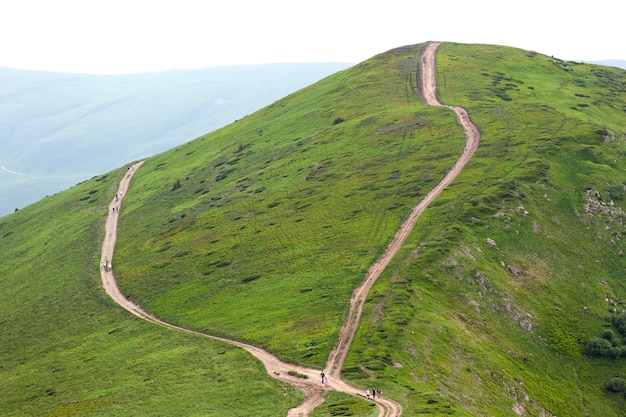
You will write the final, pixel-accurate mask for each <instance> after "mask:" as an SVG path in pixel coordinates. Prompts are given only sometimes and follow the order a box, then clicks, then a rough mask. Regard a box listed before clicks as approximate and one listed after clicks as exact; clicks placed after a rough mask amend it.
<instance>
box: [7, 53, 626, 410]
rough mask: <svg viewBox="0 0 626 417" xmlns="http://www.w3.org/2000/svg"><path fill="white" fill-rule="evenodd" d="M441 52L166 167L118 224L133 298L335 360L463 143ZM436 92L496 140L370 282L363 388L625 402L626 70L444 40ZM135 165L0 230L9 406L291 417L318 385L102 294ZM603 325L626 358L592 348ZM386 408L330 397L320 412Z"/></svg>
mask: <svg viewBox="0 0 626 417" xmlns="http://www.w3.org/2000/svg"><path fill="white" fill-rule="evenodd" d="M424 46H425V45H413V46H407V47H402V48H398V49H395V50H392V51H388V52H386V53H383V54H380V55H377V56H375V57H373V58H371V59H369V60H367V61H365V62H363V63H360V64H358V65H356V66H354V67H352V68H350V69H349V70H346V71H342V72H340V73H337V74H335V75H332V76H330V77H328V78H326V79H324V80H322V81H320V82H318V83H316V84H313V85H311V86H309V87H307V88H304V89H302V90H300V91H298V92H296V93H293V94H291V95H289V96H287V97H285V98H284V99H281V100H279V101H277V102H275V103H273V104H272V105H270V106H268V107H266V108H264V109H262V110H261V111H258V112H256V113H253V114H251V115H249V116H246V117H244V118H242V119H239V120H238V121H237V122H235V123H233V124H231V125H228V126H226V127H224V128H222V129H219V130H217V131H215V132H213V133H211V134H208V135H206V136H203V137H200V138H198V139H196V140H193V141H191V142H188V143H186V144H183V145H179V146H177V147H175V148H174V149H172V150H170V151H166V152H163V153H161V154H158V155H155V156H153V157H150V158H148V159H147V160H146V161H145V163H144V164H143V166H142V168H141V169H140V170H139V171H138V172H137V173H136V174H135V177H134V179H133V183H132V185H131V188H130V189H129V191H128V195H127V196H126V197H125V204H124V206H123V208H122V210H121V213H120V226H119V227H120V234H119V236H118V243H117V248H116V254H115V258H114V269H115V271H116V277H118V280H119V283H120V287H121V290H122V291H123V292H124V294H125V295H126V296H127V297H128V298H130V299H131V300H133V301H134V302H136V303H138V304H140V305H142V306H143V307H144V308H146V309H147V310H148V311H150V312H152V313H154V314H156V315H157V316H159V317H162V318H163V319H166V320H167V321H169V322H172V323H176V324H178V325H181V326H185V327H189V328H193V329H196V330H200V331H203V332H209V333H211V334H217V335H224V336H228V337H230V338H234V339H238V340H244V341H246V342H248V343H252V344H255V345H259V346H262V347H264V348H266V349H268V350H270V351H271V352H274V353H275V354H277V355H278V356H280V357H282V358H284V359H287V360H290V361H293V362H297V363H303V364H307V365H309V366H314V367H321V366H323V365H324V360H325V358H326V357H327V355H328V352H329V351H330V349H331V347H332V346H333V344H334V341H335V339H336V338H337V333H338V331H339V326H340V325H341V323H342V322H343V318H344V317H345V315H346V314H347V306H348V301H349V298H350V295H351V291H352V289H353V288H354V286H355V285H356V284H357V283H358V282H360V281H361V280H362V277H363V276H364V274H365V273H366V272H367V269H368V268H369V267H370V265H371V264H372V263H373V261H374V260H376V259H377V258H378V256H379V255H380V254H381V253H382V251H383V250H384V249H385V247H386V246H387V244H388V243H389V241H390V240H391V238H392V237H393V235H394V233H395V232H396V230H397V229H398V227H399V225H400V224H401V223H402V221H403V220H404V218H405V217H406V216H407V214H408V212H409V210H410V209H411V207H413V206H414V205H415V204H416V203H417V202H418V201H419V200H420V198H422V197H423V196H424V195H426V193H428V191H429V190H430V189H431V188H432V187H433V186H434V184H436V183H437V182H438V181H439V180H440V179H441V178H442V177H443V175H445V173H446V172H447V170H449V169H450V167H451V166H452V165H453V164H454V162H455V161H456V160H457V158H458V156H459V154H460V153H461V152H462V150H463V145H464V135H463V132H462V131H461V130H460V129H459V126H458V125H457V123H456V120H455V118H454V116H453V114H452V113H451V111H450V110H449V109H446V108H444V107H430V106H427V105H426V104H425V103H423V102H422V101H421V100H420V97H419V91H418V85H419V82H418V81H419V79H420V76H421V74H420V70H419V59H420V56H421V52H422V50H423V48H424ZM437 81H438V84H437V87H438V97H439V100H440V101H441V102H443V103H444V104H454V105H460V106H463V107H465V108H466V109H467V110H468V111H469V113H470V115H471V116H472V119H473V120H474V121H475V123H476V124H477V125H478V126H479V128H480V129H481V132H482V138H481V144H480V147H479V148H478V150H477V151H476V153H475V155H474V156H473V157H472V159H471V160H470V162H469V163H468V165H467V166H466V167H465V168H464V169H463V171H462V173H461V174H460V176H459V177H458V178H457V179H456V180H455V181H454V182H453V183H452V184H451V185H450V186H449V187H448V188H447V189H446V190H445V191H444V192H443V193H442V195H441V196H440V197H439V198H438V199H437V200H435V202H434V204H433V205H432V206H431V207H429V208H428V209H427V210H426V211H425V213H424V214H423V215H422V218H420V220H419V221H418V224H417V225H416V229H415V230H414V231H413V233H412V234H411V235H410V236H409V238H408V240H407V241H406V243H405V244H404V245H403V247H402V249H401V250H400V252H399V253H398V255H397V256H396V257H395V258H394V260H392V262H391V264H390V265H389V267H388V268H387V269H386V270H385V271H384V272H383V275H382V276H381V278H380V279H379V280H378V281H377V282H376V284H375V285H374V287H373V288H372V290H371V292H370V294H369V297H368V298H367V300H366V302H365V304H364V315H363V318H362V320H361V323H360V325H359V329H358V331H357V333H356V335H355V339H354V341H353V344H352V349H351V350H350V352H349V354H348V357H347V358H346V364H345V366H344V368H343V371H342V375H343V377H344V378H346V379H348V380H349V381H351V382H352V383H353V384H355V385H357V386H359V387H363V388H364V389H365V388H372V387H375V386H381V387H382V391H383V395H385V396H389V397H391V398H393V399H394V400H396V401H398V402H400V403H401V404H402V405H403V408H404V414H403V415H444V414H446V415H450V414H452V415H464V416H465V415H467V416H470V415H474V416H478V415H502V416H507V415H510V416H519V415H555V416H556V415H571V416H578V415H579V416H586V415H606V416H613V415H614V416H618V415H621V414H620V413H621V410H622V409H623V405H624V401H626V399H624V394H623V393H621V394H620V393H619V392H613V391H611V390H607V389H606V388H605V387H606V384H607V382H608V381H610V380H611V379H612V378H614V377H615V375H616V374H620V373H622V372H624V371H623V369H624V362H623V361H624V359H622V358H621V352H622V344H621V343H622V342H621V340H620V338H619V337H618V336H617V335H618V334H619V327H617V326H616V325H615V324H614V323H618V322H619V317H620V314H621V313H622V306H623V301H622V300H623V299H624V291H625V290H626V286H625V283H624V281H623V279H622V274H623V271H624V259H623V253H624V246H623V243H622V235H623V233H624V225H623V220H624V204H625V202H624V196H625V191H624V190H625V189H624V186H625V184H626V178H625V177H624V174H623V173H624V161H623V157H624V155H626V152H625V151H626V144H625V142H624V140H625V139H626V131H625V129H624V126H625V124H624V114H625V109H626V75H625V72H624V71H621V70H618V69H613V68H608V67H600V66H594V65H587V64H576V63H570V62H564V61H560V60H556V59H553V58H550V57H546V56H543V55H540V54H536V53H534V52H531V51H523V50H518V49H513V48H506V47H494V46H489V45H461V44H451V43H444V44H442V45H441V46H440V48H439V50H438V53H437ZM128 163H131V161H129V162H128ZM125 173H126V167H125V166H124V167H122V168H120V169H118V170H115V171H111V172H110V173H107V174H104V175H100V176H98V177H96V178H94V179H92V180H90V181H86V182H84V183H81V184H79V185H77V186H76V187H73V188H72V189H70V190H67V191H65V192H62V193H59V194H56V195H54V196H51V197H48V198H46V199H44V200H42V201H40V202H38V203H37V204H34V205H32V206H29V207H26V208H24V209H23V210H20V211H19V212H17V213H15V214H12V215H10V216H6V217H5V218H2V219H1V220H0V248H2V253H3V254H5V261H4V262H3V263H1V264H0V277H2V278H0V279H1V280H2V281H1V282H2V286H3V288H5V289H6V292H5V293H4V294H3V295H2V296H1V297H2V298H0V300H1V302H0V306H2V307H1V308H2V311H0V312H1V313H2V315H1V316H0V317H2V327H3V329H5V330H6V331H5V336H4V337H3V338H2V341H1V342H0V361H1V362H0V364H1V365H2V367H0V374H1V375H2V378H1V379H0V380H3V381H6V382H4V383H2V384H3V385H2V390H3V392H5V393H6V394H5V396H4V398H3V399H2V400H0V411H2V413H3V414H7V415H28V414H33V413H37V414H43V415H45V414H46V413H48V414H49V415H71V413H74V414H78V413H82V415H137V414H143V415H150V414H154V415H156V413H166V414H171V415H194V414H203V415H233V416H235V415H268V416H270V415H285V414H286V410H287V409H289V408H291V407H293V405H294V404H297V403H298V401H299V400H300V398H299V395H300V394H299V393H298V392H297V391H294V390H293V389H290V388H289V387H285V386H282V385H281V384H280V383H278V382H276V381H274V380H272V379H271V378H269V377H267V376H266V375H264V371H263V370H261V369H259V366H258V364H256V363H255V362H254V361H252V360H250V358H246V355H243V354H242V353H241V352H239V351H238V350H237V349H235V348H231V347H226V346H223V345H221V344H220V343H217V342H211V341H205V340H200V339H197V338H194V337H192V336H187V335H178V334H175V333H173V332H171V331H168V330H167V329H159V328H154V327H151V325H150V324H149V323H142V322H139V321H138V320H137V319H135V318H132V317H128V316H127V315H125V314H124V312H123V311H121V310H120V309H118V308H117V307H116V306H114V305H113V304H112V302H111V301H109V300H108V299H107V298H106V297H105V295H104V293H103V291H102V289H101V288H100V286H99V282H98V281H99V279H98V278H99V271H98V269H97V265H98V263H99V243H101V237H102V236H101V233H102V230H103V221H104V217H105V216H106V207H107V203H108V202H109V201H111V199H112V198H113V196H114V194H115V190H116V188H115V186H116V184H117V183H118V182H119V179H120V178H121V176H123V175H124V174H125ZM51 265H53V266H52V267H50V266H51ZM34 317H36V318H43V317H46V318H47V319H46V320H33V318H34ZM53 330H54V331H53ZM606 330H611V334H612V336H611V337H610V340H611V341H610V342H609V344H611V346H612V347H613V348H615V350H613V351H611V352H612V353H611V354H612V356H611V355H605V356H603V355H602V354H601V355H595V354H590V351H589V350H588V348H587V347H588V342H589V341H590V340H594V339H598V338H602V337H604V339H603V340H605V341H607V340H609V336H608V333H607V334H606V335H605V334H604V333H605V331H606ZM22 347H26V348H22ZM607 352H608V351H607ZM211 390H219V395H216V396H212V397H211V398H214V397H215V398H217V400H216V401H215V402H214V401H206V393H207V392H215V391H211ZM120 410H123V411H120ZM155 410H158V411H155ZM373 412H374V410H373V408H372V407H371V404H369V403H368V402H367V401H365V400H361V399H356V398H353V397H347V396H343V395H341V394H334V393H333V394H329V395H328V398H327V400H326V401H325V403H324V404H323V405H322V406H320V407H319V408H318V409H317V410H316V411H315V412H314V413H313V414H312V415H317V416H321V415H360V416H369V415H373ZM53 413H54V414H53Z"/></svg>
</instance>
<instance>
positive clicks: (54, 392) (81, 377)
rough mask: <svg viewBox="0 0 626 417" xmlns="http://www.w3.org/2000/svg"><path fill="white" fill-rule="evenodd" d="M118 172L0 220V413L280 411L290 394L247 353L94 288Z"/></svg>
mask: <svg viewBox="0 0 626 417" xmlns="http://www.w3.org/2000/svg"><path fill="white" fill-rule="evenodd" d="M123 173H125V169H124V170H123V171H116V172H112V173H110V174H108V175H103V176H99V177H97V178H95V179H93V180H91V181H88V182H86V183H83V184H80V185H78V186H76V187H74V188H72V189H71V190H69V191H66V192H63V193H59V194H57V195H55V196H52V197H48V198H46V199H44V200H42V201H40V202H39V203H37V204H35V205H32V206H30V207H27V208H25V209H24V210H20V211H19V212H18V213H15V214H12V215H10V216H7V217H6V218H3V219H2V220H1V221H0V252H1V253H2V259H3V260H2V262H0V284H1V286H2V292H1V294H0V329H2V337H1V338H0V392H2V395H1V396H0V415H2V416H87V415H88V416H113V415H115V416H138V415H171V416H175V415H179V416H190V415H203V416H225V415H229V416H233V417H234V416H241V415H242V414H244V415H264V416H268V417H270V416H276V415H281V414H282V415H284V414H285V413H286V410H287V409H288V408H289V407H292V406H294V405H295V404H297V403H298V401H299V399H300V398H301V397H302V396H301V394H300V393H298V392H295V391H294V390H293V389H291V388H290V387H286V386H283V385H282V384H280V383H278V382H276V381H275V380H273V379H271V378H269V377H267V376H266V375H265V369H264V367H263V366H262V365H261V364H260V363H258V362H257V361H256V360H254V359H253V358H252V357H251V356H250V355H248V354H246V353H245V352H243V351H242V350H240V349H236V348H232V347H229V346H228V345H224V344H221V343H216V342H213V341H210V340H205V339H202V338H198V337H193V336H188V335H185V334H179V333H177V332H173V331H171V330H168V329H164V328H163V329H162V328H160V327H158V326H155V325H151V324H149V323H146V322H143V321H141V320H139V319H137V318H135V317H134V316H132V315H129V314H128V313H127V312H126V311H124V310H122V309H121V308H120V307H118V306H117V305H115V304H114V303H113V301H111V300H109V299H108V298H107V296H106V294H105V293H104V291H103V290H102V289H101V284H100V271H99V270H98V262H99V260H100V250H101V245H102V240H101V239H102V232H103V224H104V218H105V216H106V214H107V208H106V202H108V201H110V199H111V198H112V196H113V195H114V193H115V190H117V188H113V187H114V185H115V186H116V185H117V183H118V182H119V179H120V178H121V174H123ZM234 396H237V398H239V400H240V402H241V403H240V404H239V405H238V406H237V407H236V408H233V402H232V398H233V397H234Z"/></svg>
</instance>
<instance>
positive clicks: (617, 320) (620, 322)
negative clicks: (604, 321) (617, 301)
mask: <svg viewBox="0 0 626 417" xmlns="http://www.w3.org/2000/svg"><path fill="white" fill-rule="evenodd" d="M613 325H614V326H615V328H616V329H617V331H618V332H620V334H621V335H622V336H626V313H620V314H618V315H617V316H614V317H613Z"/></svg>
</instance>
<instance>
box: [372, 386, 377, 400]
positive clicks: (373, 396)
mask: <svg viewBox="0 0 626 417" xmlns="http://www.w3.org/2000/svg"><path fill="white" fill-rule="evenodd" d="M375 399H376V388H372V400H375Z"/></svg>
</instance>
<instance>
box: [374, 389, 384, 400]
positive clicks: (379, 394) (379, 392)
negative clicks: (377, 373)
mask: <svg viewBox="0 0 626 417" xmlns="http://www.w3.org/2000/svg"><path fill="white" fill-rule="evenodd" d="M376 391H378V398H380V396H381V395H383V390H381V389H380V387H378V388H376Z"/></svg>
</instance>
